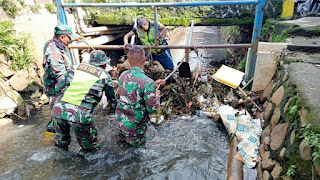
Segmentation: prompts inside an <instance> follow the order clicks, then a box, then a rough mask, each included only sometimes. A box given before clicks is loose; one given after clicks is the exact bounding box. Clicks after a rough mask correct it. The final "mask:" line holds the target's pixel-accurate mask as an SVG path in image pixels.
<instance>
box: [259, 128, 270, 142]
mask: <svg viewBox="0 0 320 180" xmlns="http://www.w3.org/2000/svg"><path fill="white" fill-rule="evenodd" d="M270 133H271V128H270V125H269V126H267V127H266V128H264V130H263V131H262V133H261V139H264V138H265V137H267V136H270Z"/></svg>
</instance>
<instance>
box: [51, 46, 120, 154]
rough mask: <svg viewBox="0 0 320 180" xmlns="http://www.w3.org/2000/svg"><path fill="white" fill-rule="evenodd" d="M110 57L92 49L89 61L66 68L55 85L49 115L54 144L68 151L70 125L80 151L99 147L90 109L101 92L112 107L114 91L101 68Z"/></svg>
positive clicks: (100, 95) (98, 100) (99, 97)
mask: <svg viewBox="0 0 320 180" xmlns="http://www.w3.org/2000/svg"><path fill="white" fill-rule="evenodd" d="M109 62H110V58H109V57H107V56H106V54H105V53H104V52H103V51H101V50H95V51H92V52H91V54H90V62H89V64H87V63H81V64H80V65H79V66H75V67H74V69H71V70H69V71H67V73H66V74H65V75H64V78H62V79H61V80H60V81H59V82H58V83H57V85H56V91H57V92H60V93H61V92H62V94H60V95H59V96H58V99H57V101H56V104H55V105H54V107H53V109H52V112H51V116H52V117H53V124H54V128H55V131H56V136H55V145H56V146H57V147H59V148H61V149H64V150H68V147H69V145H70V142H71V136H70V134H69V133H70V126H71V128H72V130H73V132H74V134H75V135H76V136H77V140H78V142H79V144H80V146H81V147H82V148H83V150H84V151H95V150H99V149H100V144H98V140H97V134H98V129H97V128H96V125H95V121H94V119H93V118H92V112H93V110H94V108H95V107H96V106H97V105H98V103H99V102H100V100H101V98H102V94H103V93H105V94H106V96H107V99H108V101H109V103H110V105H111V106H112V107H113V108H115V104H116V100H115V92H114V89H113V84H112V79H111V77H110V75H109V74H108V73H107V72H106V71H105V67H106V64H107V63H109Z"/></svg>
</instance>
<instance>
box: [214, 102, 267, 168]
mask: <svg viewBox="0 0 320 180" xmlns="http://www.w3.org/2000/svg"><path fill="white" fill-rule="evenodd" d="M218 113H219V114H220V117H221V119H222V122H223V124H224V126H225V127H226V129H227V131H228V132H229V133H230V134H234V135H235V136H237V137H238V138H239V139H240V140H241V142H240V143H239V144H238V146H237V147H238V151H239V153H240V156H241V158H242V159H240V160H243V161H244V163H245V164H246V165H247V166H248V168H253V167H255V165H256V162H257V159H258V149H259V145H260V135H261V133H262V128H261V121H260V119H252V118H251V116H250V115H249V112H248V111H246V110H244V109H243V110H241V111H239V110H236V109H234V108H233V107H231V106H229V105H222V106H220V108H219V110H218ZM236 158H237V156H236Z"/></svg>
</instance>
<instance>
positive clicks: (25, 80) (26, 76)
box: [10, 68, 37, 91]
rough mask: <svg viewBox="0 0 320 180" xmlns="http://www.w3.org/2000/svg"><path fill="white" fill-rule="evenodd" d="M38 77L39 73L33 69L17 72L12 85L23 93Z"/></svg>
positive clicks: (11, 80) (12, 78) (11, 79)
mask: <svg viewBox="0 0 320 180" xmlns="http://www.w3.org/2000/svg"><path fill="white" fill-rule="evenodd" d="M36 76H37V73H36V72H35V70H34V69H32V68H30V69H28V70H20V71H17V73H15V74H14V75H13V76H12V77H11V78H10V85H11V86H12V88H13V89H15V90H16V91H23V90H24V89H25V88H27V87H28V84H29V83H30V82H31V81H32V80H33V79H34V78H35V77H36Z"/></svg>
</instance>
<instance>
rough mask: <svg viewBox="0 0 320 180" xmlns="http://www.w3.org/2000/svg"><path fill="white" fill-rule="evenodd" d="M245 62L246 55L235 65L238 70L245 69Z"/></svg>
mask: <svg viewBox="0 0 320 180" xmlns="http://www.w3.org/2000/svg"><path fill="white" fill-rule="evenodd" d="M246 63H247V56H244V57H243V59H242V60H241V61H240V63H239V64H238V66H237V69H238V70H239V71H242V72H244V71H245V69H246Z"/></svg>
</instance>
